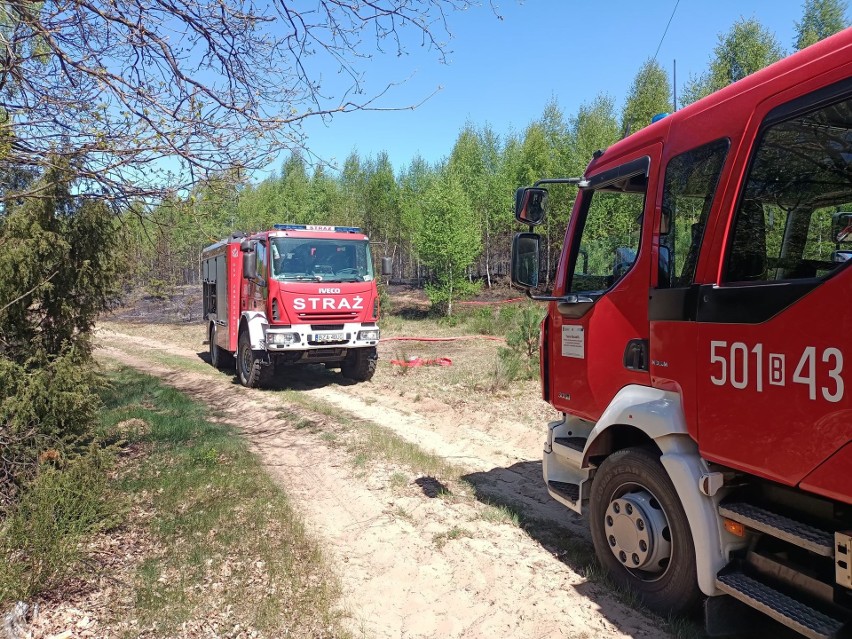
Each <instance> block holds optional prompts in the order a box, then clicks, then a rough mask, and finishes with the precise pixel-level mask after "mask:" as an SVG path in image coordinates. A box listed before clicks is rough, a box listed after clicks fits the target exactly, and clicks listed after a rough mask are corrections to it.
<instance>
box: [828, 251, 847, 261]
mask: <svg viewBox="0 0 852 639" xmlns="http://www.w3.org/2000/svg"><path fill="white" fill-rule="evenodd" d="M849 260H852V251H834V252H833V253H832V254H831V261H832V262H834V263H835V264H843V263H844V262H848V261H849Z"/></svg>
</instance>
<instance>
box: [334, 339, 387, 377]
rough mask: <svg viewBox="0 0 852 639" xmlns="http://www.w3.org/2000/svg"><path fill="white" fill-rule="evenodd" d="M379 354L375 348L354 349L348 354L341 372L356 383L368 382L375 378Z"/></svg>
mask: <svg viewBox="0 0 852 639" xmlns="http://www.w3.org/2000/svg"><path fill="white" fill-rule="evenodd" d="M378 359H379V354H378V352H376V348H375V346H374V347H372V348H353V349H352V350H351V351H349V353H347V354H346V359H344V360H343V363H342V364H341V366H340V372H341V373H343V376H344V377H348V378H349V379H351V380H354V381H356V382H366V381H368V380H370V379H372V378H373V374H375V372H376V363H377V361H378Z"/></svg>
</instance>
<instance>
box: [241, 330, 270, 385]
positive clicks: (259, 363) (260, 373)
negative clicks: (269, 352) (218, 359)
mask: <svg viewBox="0 0 852 639" xmlns="http://www.w3.org/2000/svg"><path fill="white" fill-rule="evenodd" d="M265 368H266V367H265V366H264V365H263V354H262V353H261V352H260V351H256V350H254V349H252V347H251V338H250V337H249V332H248V330H244V331H242V332H241V333H240V339H239V342H238V347H237V377H239V378H240V384H242V385H243V386H245V387H246V388H259V387H260V386H261V384H262V383H263V378H264V370H265Z"/></svg>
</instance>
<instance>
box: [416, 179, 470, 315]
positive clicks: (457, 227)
mask: <svg viewBox="0 0 852 639" xmlns="http://www.w3.org/2000/svg"><path fill="white" fill-rule="evenodd" d="M424 211H425V213H426V216H425V219H424V223H423V228H422V229H421V231H420V234H419V236H418V238H417V241H416V248H417V253H418V255H419V256H420V258H421V259H422V260H423V263H424V264H425V265H427V266H428V267H429V268H430V269H432V272H433V273H434V276H435V280H434V282H432V283H430V284H429V285H428V286H427V289H426V293H427V295H428V296H429V301H430V302H432V305H433V306H434V307H436V308H438V309H440V310H441V311H442V314H446V315H452V313H453V301H454V300H456V299H458V298H459V297H463V296H465V295H470V294H472V293H475V292H476V290H477V287H478V285H477V284H476V283H472V282H470V281H469V280H468V279H467V277H466V273H465V269H466V268H467V267H468V266H470V265H471V264H472V263H473V261H474V260H475V259H476V258H477V256H478V255H479V253H480V252H481V251H482V243H481V238H480V236H479V234H478V233H474V232H472V229H473V228H475V225H476V217H475V214H474V212H473V210H472V208H471V206H470V203H469V200H468V197H467V194H466V193H465V191H464V189H463V187H462V182H461V180H460V178H459V177H458V176H457V175H456V174H455V173H454V172H452V171H445V172H444V174H443V176H442V179H441V180H440V181H436V182H435V183H434V184H432V185H431V186H430V188H429V189H428V190H427V191H426V193H425V194H424Z"/></svg>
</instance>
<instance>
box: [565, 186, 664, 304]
mask: <svg viewBox="0 0 852 639" xmlns="http://www.w3.org/2000/svg"><path fill="white" fill-rule="evenodd" d="M647 184H648V179H647V178H646V177H645V174H644V173H642V174H639V175H632V176H627V177H621V176H620V177H619V178H618V180H617V181H612V182H609V183H606V184H602V185H600V186H598V187H596V188H594V189H590V190H587V191H586V192H585V193H584V195H583V198H584V209H585V215H584V221H583V230H582V237H581V239H580V247H579V250H578V251H577V253H576V255H575V256H574V259H575V262H574V268H573V272H572V275H571V285H570V288H569V291H570V292H572V293H579V292H593V291H600V292H603V291H605V290H607V289H609V288H611V287H612V286H613V285H615V283H616V282H618V281H619V280H620V279H621V278H622V277H624V275H625V274H626V273H627V272H628V271H629V270H630V268H631V267H632V266H633V262H634V261H635V260H636V256H637V255H638V254H639V238H640V237H641V235H642V219H643V215H642V211H643V209H644V206H645V190H646V188H647Z"/></svg>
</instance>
